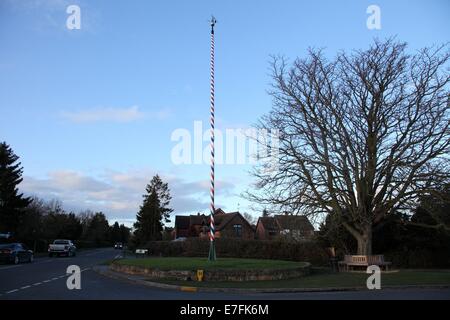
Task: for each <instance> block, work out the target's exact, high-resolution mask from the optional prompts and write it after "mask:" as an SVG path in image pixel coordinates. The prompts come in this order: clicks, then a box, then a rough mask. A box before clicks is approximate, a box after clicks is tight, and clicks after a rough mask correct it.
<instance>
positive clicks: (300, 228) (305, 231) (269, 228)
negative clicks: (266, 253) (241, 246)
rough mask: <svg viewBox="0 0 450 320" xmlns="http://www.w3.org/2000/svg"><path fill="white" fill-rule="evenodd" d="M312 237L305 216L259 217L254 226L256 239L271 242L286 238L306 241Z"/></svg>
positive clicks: (310, 228) (309, 223)
mask: <svg viewBox="0 0 450 320" xmlns="http://www.w3.org/2000/svg"><path fill="white" fill-rule="evenodd" d="M313 236H314V227H313V225H312V224H311V222H309V220H308V218H307V217H305V216H295V215H286V214H285V215H275V216H272V217H260V218H259V219H258V223H257V225H256V238H257V239H259V240H273V239H275V238H279V237H288V238H292V239H295V240H308V239H311V238H312V237H313Z"/></svg>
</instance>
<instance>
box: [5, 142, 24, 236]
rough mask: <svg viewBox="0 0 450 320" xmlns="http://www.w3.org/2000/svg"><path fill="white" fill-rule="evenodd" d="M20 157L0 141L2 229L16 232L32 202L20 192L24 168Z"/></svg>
mask: <svg viewBox="0 0 450 320" xmlns="http://www.w3.org/2000/svg"><path fill="white" fill-rule="evenodd" d="M18 160H19V157H18V156H17V155H15V154H14V152H13V150H12V149H11V147H10V146H9V145H7V144H6V143H5V142H2V143H0V231H3V232H13V233H16V232H17V230H18V228H19V225H20V222H21V219H22V215H23V212H24V209H25V208H26V207H27V206H28V205H29V204H30V203H31V199H30V198H25V197H24V196H23V194H22V193H19V191H18V188H17V186H18V185H19V184H20V183H21V182H22V180H23V179H22V173H23V168H22V167H21V163H20V162H18Z"/></svg>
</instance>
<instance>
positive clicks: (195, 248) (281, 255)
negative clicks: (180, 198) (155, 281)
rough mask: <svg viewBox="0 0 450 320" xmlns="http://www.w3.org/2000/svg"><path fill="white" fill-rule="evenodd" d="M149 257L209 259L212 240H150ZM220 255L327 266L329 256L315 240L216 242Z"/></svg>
mask: <svg viewBox="0 0 450 320" xmlns="http://www.w3.org/2000/svg"><path fill="white" fill-rule="evenodd" d="M144 247H145V249H148V252H149V254H150V255H154V256H166V257H170V256H172V257H177V256H186V257H198V256H204V257H207V256H208V250H209V241H208V240H207V239H199V238H192V239H187V240H185V241H150V242H148V243H147V244H146V245H145V246H144ZM216 252H217V256H218V257H219V258H220V257H224V258H225V257H226V258H253V259H276V260H292V261H307V262H310V263H312V264H314V265H325V264H327V263H328V256H327V254H326V252H325V250H324V249H323V248H322V247H321V246H320V245H319V244H318V243H317V242H314V241H309V242H293V241H281V240H279V241H269V240H239V239H217V240H216Z"/></svg>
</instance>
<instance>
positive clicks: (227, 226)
mask: <svg viewBox="0 0 450 320" xmlns="http://www.w3.org/2000/svg"><path fill="white" fill-rule="evenodd" d="M214 221H215V226H216V233H215V236H216V238H238V239H246V240H249V239H254V238H255V230H254V228H253V227H252V226H251V225H250V223H249V222H248V221H247V220H246V219H245V218H244V217H243V216H242V215H241V214H240V213H239V212H229V213H226V212H224V211H223V210H222V209H217V210H216V213H215V215H214ZM208 232H209V216H206V215H204V214H200V213H198V214H197V215H190V216H176V217H175V228H174V231H173V238H174V239H176V238H180V237H186V238H192V237H200V238H205V239H207V238H208Z"/></svg>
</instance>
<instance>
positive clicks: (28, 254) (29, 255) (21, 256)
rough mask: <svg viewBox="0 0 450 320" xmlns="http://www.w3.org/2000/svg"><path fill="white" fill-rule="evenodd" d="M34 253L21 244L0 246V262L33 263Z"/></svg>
mask: <svg viewBox="0 0 450 320" xmlns="http://www.w3.org/2000/svg"><path fill="white" fill-rule="evenodd" d="M33 260H34V253H33V251H32V250H30V249H28V248H27V246H26V245H24V244H23V243H8V244H0V261H2V262H7V263H14V264H19V263H21V262H33Z"/></svg>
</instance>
